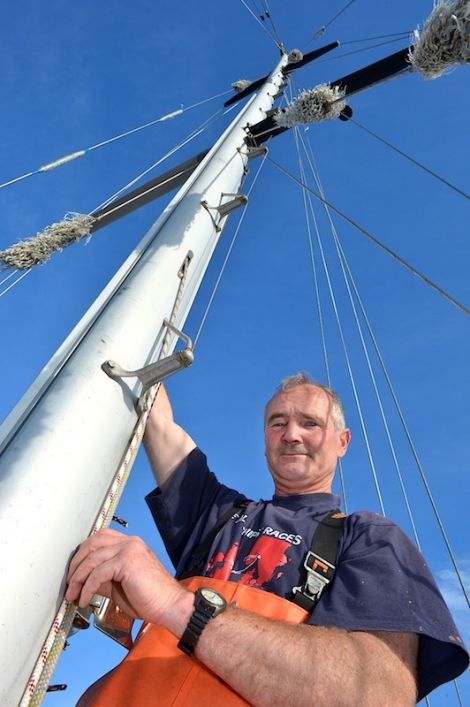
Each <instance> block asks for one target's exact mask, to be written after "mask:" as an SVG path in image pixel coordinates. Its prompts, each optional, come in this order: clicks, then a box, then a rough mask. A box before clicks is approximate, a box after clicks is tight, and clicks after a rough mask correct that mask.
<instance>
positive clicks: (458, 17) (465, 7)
mask: <svg viewBox="0 0 470 707" xmlns="http://www.w3.org/2000/svg"><path fill="white" fill-rule="evenodd" d="M409 60H410V62H411V64H412V66H413V68H414V70H415V71H419V72H420V73H421V74H422V75H423V76H424V78H425V79H436V78H437V77H438V76H441V75H442V74H443V73H444V71H446V69H449V68H451V67H452V66H455V65H456V64H468V63H470V1H469V0H454V2H444V1H443V0H439V1H438V2H437V4H436V5H435V7H434V10H433V11H432V13H431V15H430V16H429V17H428V19H427V20H426V22H425V23H424V27H423V29H422V31H421V32H420V31H418V30H415V32H414V47H413V48H412V49H411V51H410V56H409Z"/></svg>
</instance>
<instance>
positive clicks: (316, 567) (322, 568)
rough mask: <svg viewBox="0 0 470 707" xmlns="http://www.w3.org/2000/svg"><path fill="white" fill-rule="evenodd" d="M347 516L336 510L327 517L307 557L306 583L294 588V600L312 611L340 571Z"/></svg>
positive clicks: (314, 538)
mask: <svg viewBox="0 0 470 707" xmlns="http://www.w3.org/2000/svg"><path fill="white" fill-rule="evenodd" d="M345 518H346V516H345V515H344V513H341V511H339V510H336V511H333V512H332V513H328V514H327V515H326V516H324V517H323V518H322V519H321V521H320V523H319V525H318V528H317V529H316V531H315V533H314V534H313V538H312V542H311V545H310V550H309V551H308V552H307V554H306V556H305V560H304V567H305V570H306V572H307V576H306V579H305V582H304V583H303V584H302V585H300V586H299V587H294V588H293V590H292V592H293V595H294V597H293V601H294V602H295V604H297V605H298V606H300V607H302V609H305V610H306V611H308V612H309V613H312V611H313V610H314V608H315V606H316V605H317V603H318V601H319V600H320V597H321V595H322V593H323V591H324V590H325V589H327V588H328V587H329V586H330V585H331V582H332V581H333V578H334V575H335V571H336V556H337V554H338V543H339V539H340V537H341V533H342V531H343V525H344V520H345Z"/></svg>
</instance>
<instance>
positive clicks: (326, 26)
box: [307, 0, 355, 46]
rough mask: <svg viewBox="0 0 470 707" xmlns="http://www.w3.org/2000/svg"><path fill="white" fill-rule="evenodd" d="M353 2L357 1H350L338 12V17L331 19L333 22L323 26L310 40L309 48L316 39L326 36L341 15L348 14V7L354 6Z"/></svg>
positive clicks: (329, 21) (330, 21)
mask: <svg viewBox="0 0 470 707" xmlns="http://www.w3.org/2000/svg"><path fill="white" fill-rule="evenodd" d="M353 2H355V0H349V2H347V3H346V5H345V6H344V7H343V8H342V9H341V10H340V11H339V12H337V13H336V15H334V17H332V18H331V20H328V22H327V23H326V24H324V25H322V26H321V27H320V28H319V29H318V30H317V31H316V32H315V34H314V35H313V37H312V38H311V39H309V41H308V42H307V46H308V45H309V44H311V42H313V41H314V40H315V39H319V38H320V37H322V36H323V35H324V34H325V32H326V30H327V29H328V27H330V26H331V25H332V24H333V22H335V21H336V20H337V19H338V17H340V15H342V14H343V12H346V10H347V9H348V7H350V6H351V5H352V4H353Z"/></svg>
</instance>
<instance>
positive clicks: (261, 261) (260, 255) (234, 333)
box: [27, 87, 460, 534]
mask: <svg viewBox="0 0 470 707" xmlns="http://www.w3.org/2000/svg"><path fill="white" fill-rule="evenodd" d="M385 88H386V87H384V90H385ZM384 100H385V98H384V93H382V101H384ZM407 100H408V101H409V100H410V96H408V97H407ZM367 101H369V99H367ZM369 105H370V103H369ZM396 108H399V106H396ZM253 122H256V121H254V120H253ZM340 128H341V129H343V130H344V129H346V125H344V126H343V125H339V126H335V129H336V130H338V129H340ZM331 129H332V126H328V127H326V130H325V132H326V134H328V135H330V136H331ZM280 139H283V138H280ZM330 139H331V138H330ZM338 149H343V148H338ZM333 152H334V150H333ZM333 162H336V167H334V168H333V169H332V168H331V163H328V167H327V170H326V171H327V172H331V171H334V172H335V173H336V174H335V176H339V177H340V179H339V181H340V182H344V181H346V183H347V185H348V186H350V187H352V184H351V180H352V179H353V178H354V177H353V172H352V171H351V170H350V169H349V168H347V170H346V174H345V173H344V172H343V173H341V169H342V168H341V166H339V162H338V161H336V160H333ZM267 164H268V163H267ZM196 169H197V168H196ZM366 171H367V170H366ZM343 186H344V185H343ZM389 188H390V187H389ZM289 189H290V186H289V185H288V184H287V183H284V187H283V192H281V194H282V197H283V198H284V195H285V194H286V193H288V191H289ZM369 189H370V190H371V191H372V187H371V185H369ZM351 191H353V192H354V193H355V194H356V195H357V188H356V187H354V188H353V189H351ZM233 193H237V189H235V188H234V190H233ZM254 194H256V192H255V193H254ZM371 196H372V194H371V193H370V192H369V196H368V199H367V201H368V205H369V208H370V209H371V211H374V206H373V200H374V199H373V197H372V198H371ZM374 196H375V192H374ZM257 198H259V197H257ZM353 198H354V197H353ZM263 199H264V197H263ZM228 200H229V197H226V198H225V201H228ZM208 206H209V207H211V208H212V218H213V219H214V220H215V222H216V223H217V221H218V219H219V218H220V214H218V212H217V207H218V206H220V203H219V202H218V201H217V199H215V201H213V202H211V201H210V200H208ZM210 215H211V212H210V211H208V210H206V216H210ZM277 218H280V219H281V223H282V226H283V229H286V230H287V231H291V230H292V229H294V230H295V229H296V228H298V226H293V223H295V222H294V221H293V219H292V220H290V214H289V218H286V216H282V215H278V216H277ZM399 222H400V219H399V218H398V219H397V223H399ZM271 228H272V226H271ZM270 235H272V233H268V234H266V238H264V239H263V245H262V246H260V248H261V249H260V250H259V251H257V255H256V257H255V258H254V261H255V262H254V263H253V261H252V263H253V264H252V265H251V266H249V273H250V277H251V278H252V279H253V281H252V282H251V283H250V285H249V288H250V289H252V288H253V283H257V281H258V278H259V277H260V276H261V273H263V271H264V270H266V268H269V267H271V263H272V262H273V260H274V259H276V258H275V257H274V256H275V255H276V254H275V253H273V252H272V251H273V250H275V249H271V250H270V249H269V244H270V241H271V243H272V239H270V238H269V236H270ZM284 242H285V241H284ZM108 243H109V242H108ZM92 246H93V247H94V246H95V239H94V240H93V244H92ZM169 247H171V246H169ZM120 248H121V250H122V246H120ZM363 254H364V251H363V250H361V257H362V256H363ZM186 255H187V253H178V254H174V261H175V262H174V263H173V265H174V268H173V270H175V272H178V270H179V269H180V267H181V266H182V265H183V261H184V258H185V256H186ZM181 256H183V257H181ZM281 259H283V258H281ZM193 265H194V263H193ZM57 267H58V266H57ZM191 267H192V266H191ZM393 275H394V276H395V277H396V278H397V282H398V283H399V287H402V286H403V284H404V279H403V276H402V275H398V276H396V274H395V271H393ZM248 282H249V281H248ZM289 283H290V281H289V280H288V279H287V278H285V276H284V275H283V274H282V275H280V276H279V281H278V282H276V283H274V285H273V284H271V285H270V291H269V290H268V289H267V290H265V292H266V298H267V299H271V298H272V300H271V301H274V303H275V304H274V306H277V300H278V297H281V299H284V298H285V297H286V294H287V292H288V291H289V289H290V288H291V287H292V283H290V284H289ZM376 284H377V283H376ZM233 287H234V285H232V288H233ZM235 289H237V286H236V285H235ZM160 294H161V293H160ZM233 294H235V292H234V293H233ZM391 295H392V296H391ZM415 296H416V297H418V298H420V297H421V294H418V295H416V291H415ZM388 297H389V298H390V301H393V299H394V297H395V295H394V294H393V292H390V291H389V293H388ZM206 298H207V294H206ZM166 300H167V301H166V305H165V310H166V311H171V309H172V306H173V301H174V296H173V297H170V296H169V295H168V297H166ZM103 306H107V305H104V301H103ZM183 306H184V307H188V306H189V303H188V304H184V305H183ZM245 306H246V305H245ZM401 306H402V307H403V305H401ZM440 306H441V305H438V309H439V308H440ZM233 307H234V301H233V299H232V298H230V302H229V308H233ZM250 308H254V309H255V313H256V307H255V306H254V305H253V307H250ZM282 309H283V308H282ZM439 311H441V310H440V309H439ZM263 312H264V310H263ZM152 316H154V317H156V315H155V313H153V314H152ZM198 316H199V317H200V310H199V312H198V310H197V309H196V313H195V314H194V315H193V317H196V319H195V320H194V319H193V320H192V323H191V319H190V323H189V326H190V327H194V322H195V321H197V317H198ZM258 316H259V315H258ZM309 316H310V315H309ZM451 316H452V315H451ZM284 317H285V314H283V316H282V317H281V320H280V321H279V322H278V325H279V326H281V325H282V330H283V331H287V332H289V322H288V321H284ZM403 318H404V320H405V321H404V322H403V323H404V325H405V326H406V320H407V317H406V316H405V313H404V315H403ZM156 319H158V317H156ZM162 319H163V318H162V317H160V318H159V321H160V320H162ZM246 319H247V317H246V316H245V315H243V316H241V317H240V318H239V325H238V327H235V328H231V329H229V330H225V331H224V334H225V336H224V337H223V338H225V339H227V340H228V341H230V342H233V341H234V340H236V339H237V338H239V337H240V338H241V336H240V335H241V333H242V332H243V329H244V327H245V324H246ZM307 319H308V317H307ZM453 322H455V320H453ZM120 324H122V322H120ZM209 324H210V322H209ZM408 324H411V319H410V320H408ZM135 325H136V327H137V328H139V327H142V324H141V323H139V322H136V323H135ZM160 325H161V322H160ZM90 326H94V324H93V322H92V321H91V320H90ZM247 326H248V325H247ZM302 326H303V325H302ZM455 327H456V330H457V329H458V328H459V327H460V324H455ZM144 328H145V327H144ZM278 331H279V330H278ZM122 333H123V336H125V337H131V338H132V339H135V338H136V335H134V334H132V332H131V330H130V329H128V328H127V327H126V331H124V332H122ZM161 335H162V337H163V335H164V329H163V328H162V330H161ZM106 336H107V335H105V336H104V338H105V339H106ZM271 339H272V336H268V337H267V339H265V340H264V341H263V342H262V344H261V347H262V348H261V353H264V354H265V355H266V352H267V351H269V350H270V343H271ZM301 339H302V337H301ZM301 339H300V340H301ZM223 343H224V342H219V343H218V345H217V346H218V347H219V346H222V344H223ZM299 343H300V341H299ZM299 343H297V344H295V345H294V346H296V347H297V348H298V346H299ZM103 344H104V345H105V342H103ZM289 348H290V349H291V348H292V347H289ZM244 349H245V353H244V354H241V353H239V354H238V360H237V361H234V363H232V364H230V365H229V368H230V369H231V371H233V373H232V376H233V377H234V380H235V381H236V380H238V379H239V378H240V377H241V376H242V370H241V369H248V370H249V371H251V372H252V374H253V369H254V368H256V367H255V366H254V363H253V357H254V356H255V354H256V353H258V352H257V351H256V347H254V346H253V345H251V344H249V343H246V344H245V346H244ZM314 350H315V347H314V348H313V349H312V351H314ZM217 353H218V354H219V356H221V357H225V356H226V352H225V349H224V350H223V351H221V350H220V349H219V351H218V352H217V351H214V352H211V351H210V350H209V351H208V350H207V348H206V351H205V355H207V356H208V358H209V360H212V361H214V358H213V357H214V356H216V355H217ZM103 355H104V351H103ZM289 355H292V351H290V354H289ZM315 355H316V354H314V356H315ZM144 358H145V357H144ZM247 358H248V361H247V360H246V359H247ZM293 358H294V359H295V361H296V362H297V361H298V359H299V356H298V354H296V355H294V356H293ZM282 359H284V354H283V355H282V356H281V357H280V359H279V362H277V363H276V364H275V367H276V369H280V368H281V367H282V366H285V361H283V360H282ZM120 363H121V361H120ZM123 363H124V364H126V367H130V365H131V363H133V364H134V367H135V368H138V367H139V362H138V361H135V362H128V361H125V362H123ZM335 365H336V361H335ZM297 367H305V364H302V363H300V362H299V364H297ZM283 372H284V371H283ZM52 375H53V377H55V375H56V373H55V372H53V374H52ZM82 375H84V376H86V377H88V376H89V375H90V371H89V370H88V369H87V367H86V365H85V367H84V368H83V369H82ZM281 375H282V374H281ZM318 375H319V376H321V375H322V374H321V372H320V373H319V374H318ZM185 376H186V378H185ZM184 378H185V380H186V381H188V378H187V374H183V375H182V376H181V381H183V379H184ZM405 379H407V380H408V376H405ZM181 381H177V380H175V382H174V385H175V390H176V391H178V392H177V393H176V395H177V397H178V396H181V397H184V396H186V395H187V392H186V390H185V387H186V386H187V385H188V383H187V382H186V383H184V382H181ZM408 382H409V381H408ZM198 386H199V394H200V395H201V398H203V397H204V395H205V393H204V384H203V383H202V380H201V379H199V383H198V384H196V389H197V388H198ZM92 388H93V389H94V390H96V391H97V390H98V388H97V387H96V384H95V383H94V384H93V385H92ZM134 393H135V389H134ZM203 393H204V395H203ZM225 395H226V396H227V397H228V396H230V395H231V391H230V390H228V389H227V390H226V391H225ZM202 404H203V405H204V403H202ZM219 404H220V400H219ZM49 412H50V411H49ZM49 412H48V415H49ZM132 414H133V411H132V410H129V415H132ZM43 419H44V418H43ZM113 426H114V421H113ZM54 431H55V432H56V431H57V430H54ZM69 432H70V433H71V434H73V430H72V428H71V427H70V428H69ZM96 446H97V447H98V446H100V447H101V446H102V445H101V442H99V441H98V439H97V440H96ZM100 453H101V454H104V456H108V457H109V455H106V454H105V452H104V450H103V449H101V451H100ZM95 459H96V455H95ZM109 461H110V463H111V459H109ZM114 462H117V459H115V460H114ZM114 462H113V463H114ZM98 464H99V468H100V473H101V472H102V462H101V461H99V462H98ZM76 477H77V481H80V474H79V473H78V471H77V474H76ZM81 480H82V481H83V480H84V479H83V477H82V479H81ZM74 483H75V482H74ZM85 483H86V482H85ZM34 493H36V491H35V492H34ZM48 493H52V491H50V490H49V491H48ZM74 493H76V495H77V496H79V497H80V496H81V495H82V493H87V494H88V493H89V488H87V489H86V491H82V490H81V488H80V483H78V485H77V487H76V490H75V491H74ZM355 495H356V494H355V492H354V491H353V494H352V496H353V499H354V496H355ZM353 502H354V501H353ZM41 505H42V504H41ZM392 505H393V504H392ZM68 513H69V511H68V510H67V513H66V516H68ZM36 520H37V519H36ZM39 520H40V519H39ZM66 522H67V521H66V519H65V516H64V521H63V524H64V526H65V525H66ZM132 532H134V530H133V531H132ZM27 533H28V534H30V533H31V530H29V529H28V531H27Z"/></svg>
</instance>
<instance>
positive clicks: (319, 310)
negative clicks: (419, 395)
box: [291, 89, 348, 514]
mask: <svg viewBox="0 0 470 707" xmlns="http://www.w3.org/2000/svg"><path fill="white" fill-rule="evenodd" d="M291 100H292V89H291ZM293 134H294V140H295V144H296V150H297V162H298V166H299V174H300V175H301V176H302V175H304V176H305V173H304V170H303V165H302V160H301V157H300V150H299V146H298V140H299V133H298V130H297V129H296V130H294V133H293ZM302 200H303V204H304V215H305V225H306V227H307V239H308V247H309V255H310V263H311V266H312V275H313V283H314V290H315V301H316V305H317V314H318V322H319V326H320V337H321V342H322V349H323V361H324V364H325V372H326V380H327V383H328V387H329V388H331V387H332V386H331V375H330V365H329V360H328V350H327V346H326V336H325V326H324V320H323V310H322V305H321V299H320V289H319V286H318V275H317V266H316V260H315V251H314V248H313V238H312V231H311V227H310V216H309V210H308V207H307V192H306V191H305V189H302ZM314 224H315V229H316V230H317V224H316V220H315V216H314ZM317 232H318V231H317ZM338 468H339V478H340V485H341V496H342V499H343V503H344V511H345V513H346V514H348V501H347V496H346V484H345V482H344V470H343V464H342V460H341V459H338Z"/></svg>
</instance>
